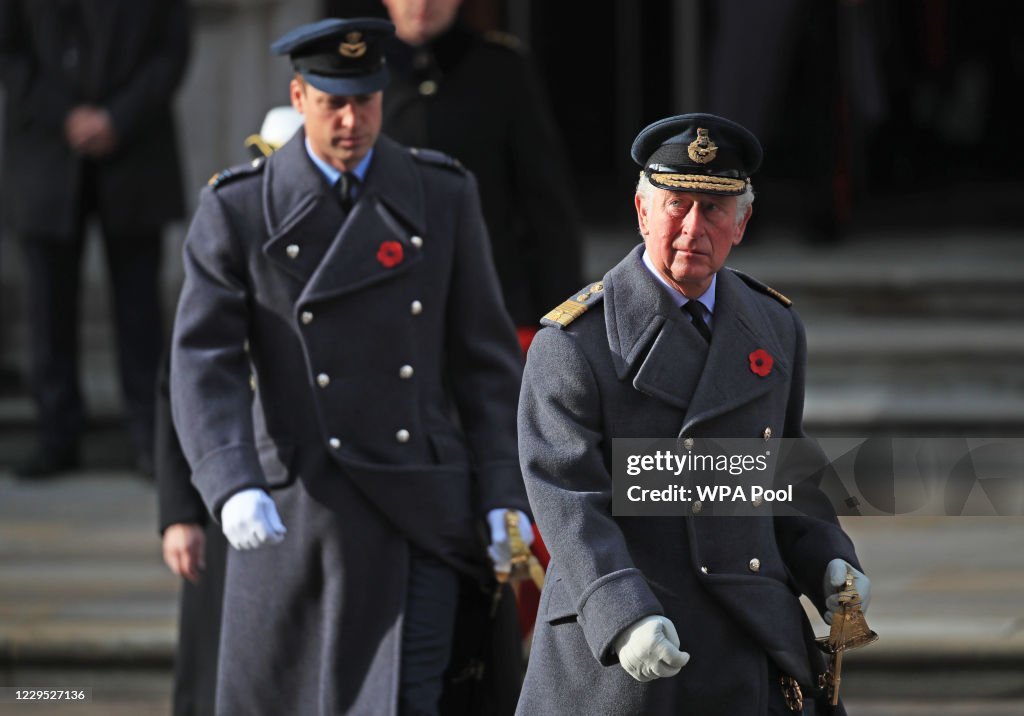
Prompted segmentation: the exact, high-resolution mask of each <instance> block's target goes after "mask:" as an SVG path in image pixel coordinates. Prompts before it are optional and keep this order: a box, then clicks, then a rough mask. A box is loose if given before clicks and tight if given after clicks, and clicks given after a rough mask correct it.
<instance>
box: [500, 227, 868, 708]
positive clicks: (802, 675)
mask: <svg viewBox="0 0 1024 716" xmlns="http://www.w3.org/2000/svg"><path fill="white" fill-rule="evenodd" d="M642 255H643V246H639V247H637V249H636V250H634V251H632V252H631V253H630V254H629V255H628V256H627V257H626V258H625V259H624V260H623V261H622V262H621V263H620V264H619V265H617V266H616V267H615V268H613V269H612V270H611V271H610V272H609V273H608V274H607V275H606V276H605V277H604V279H603V281H602V282H601V283H602V284H603V285H602V287H600V288H597V287H592V288H591V290H590V291H587V292H586V293H587V294H589V295H590V297H591V298H590V299H588V304H589V305H590V308H589V310H588V311H587V312H586V313H584V314H583V315H582V316H580V317H579V318H577V319H576V320H574V321H572V322H571V323H569V324H568V325H567V326H566V327H565V328H564V329H562V330H560V329H559V328H557V327H550V328H544V329H542V330H541V331H540V332H539V333H538V335H537V337H536V339H535V340H534V343H533V345H532V346H531V348H530V352H529V355H528V358H527V365H526V372H525V375H524V378H523V387H522V394H521V398H520V409H519V434H520V458H521V461H522V466H523V476H524V479H525V481H526V486H527V492H528V494H529V497H530V502H531V504H532V505H533V509H534V514H535V516H536V519H537V523H538V525H539V527H540V530H541V532H542V534H543V535H544V539H545V541H546V542H547V545H548V547H549V549H550V551H551V564H550V566H549V572H548V577H547V582H546V584H545V589H544V592H543V594H542V597H541V605H540V612H539V614H538V618H537V627H536V631H535V633H534V640H533V648H532V651H531V656H530V663H529V668H528V671H527V676H526V681H525V684H524V686H523V693H522V697H521V700H520V703H519V712H520V713H522V714H529V715H530V716H536V715H537V714H551V715H552V716H554V715H555V714H565V713H587V714H623V715H625V714H644V715H645V716H656V715H657V714H680V713H685V714H694V715H695V716H735V714H744V715H745V716H753V715H756V714H764V713H766V709H767V703H768V699H769V698H770V697H771V696H772V695H773V694H771V693H770V691H769V689H779V684H778V681H777V680H775V679H770V678H769V675H770V674H775V673H781V674H788V675H790V676H793V677H795V678H796V679H797V680H798V681H799V682H800V684H801V685H802V686H803V689H804V690H805V692H806V693H808V694H809V693H810V692H811V690H812V689H811V687H812V686H813V685H814V684H813V682H814V681H815V680H816V678H815V677H816V676H817V674H819V673H820V672H821V671H823V668H822V663H821V659H820V657H819V656H818V655H817V654H816V652H815V651H814V647H813V645H811V644H810V637H812V636H813V634H812V632H811V629H810V625H809V624H808V623H807V619H806V616H805V615H804V612H803V610H802V608H801V606H800V602H799V599H798V595H799V594H800V593H803V594H806V595H808V596H809V597H810V598H811V599H812V600H813V601H814V603H815V605H817V607H818V608H819V609H823V607H824V602H823V600H824V594H823V584H822V582H823V578H824V573H825V567H826V565H827V563H828V562H829V561H830V560H831V559H833V558H836V557H841V558H843V559H846V560H847V561H849V562H850V563H851V564H854V565H857V564H858V563H857V561H856V555H855V554H854V549H853V545H852V543H851V542H850V540H849V539H848V538H847V536H846V535H845V534H844V533H843V531H842V530H841V529H840V527H839V525H838V522H837V520H836V519H835V513H834V512H831V515H830V516H828V515H826V517H824V518H822V517H820V516H819V517H799V518H798V517H785V518H782V517H779V518H774V519H773V518H772V517H770V516H765V517H742V518H741V517H706V516H693V515H688V516H686V517H614V516H613V515H612V509H611V500H612V476H611V464H612V462H611V461H612V440H613V439H614V438H663V437H670V438H677V437H678V438H683V439H684V440H685V438H692V439H694V440H695V441H700V440H701V438H704V437H718V438H722V437H728V438H742V437H750V438H759V437H761V436H763V435H764V434H765V430H766V428H770V429H771V431H773V432H774V434H775V435H776V436H781V437H800V436H802V435H803V429H802V411H803V390H804V363H805V342H804V332H803V328H802V325H801V323H800V320H799V318H798V317H797V315H796V313H795V312H794V311H793V310H792V309H791V308H788V307H785V306H783V305H782V304H781V303H780V302H779V301H777V300H776V299H775V298H773V297H771V296H769V295H766V293H765V292H764V291H762V290H759V289H758V288H756V287H755V286H752V285H751V284H750V283H748V281H747V280H745V279H744V278H741V277H740V276H739V275H737V274H734V273H732V272H731V271H730V270H722V271H720V272H719V273H718V279H717V289H716V303H715V314H714V333H713V337H712V339H711V342H710V345H709V344H708V343H706V342H705V341H704V339H703V338H701V336H700V334H699V333H698V332H697V330H696V328H695V327H694V326H693V325H692V324H691V323H690V321H689V319H688V318H687V317H686V316H685V315H684V314H682V312H681V311H680V310H679V309H678V308H677V306H676V304H675V303H674V302H673V300H672V297H671V296H669V294H668V291H667V289H666V288H665V287H663V286H662V285H661V284H659V283H658V281H657V280H656V279H655V278H654V277H653V276H652V275H651V274H650V273H649V272H648V271H647V269H646V268H645V267H644V265H643V263H642ZM759 348H760V349H763V350H766V351H767V352H768V353H769V354H770V355H771V356H773V358H774V365H773V367H772V369H771V371H770V372H769V373H768V374H767V375H765V376H761V375H758V374H756V373H754V372H753V371H752V370H751V368H750V362H749V358H748V356H749V355H750V353H752V352H753V351H755V350H757V349H759ZM811 489H816V487H815V486H813V485H812V486H811ZM754 560H756V561H754ZM652 614H663V615H666V616H667V617H668V618H669V619H671V620H672V622H673V623H674V624H675V626H676V628H677V630H678V632H679V638H680V641H681V649H682V650H683V651H687V652H689V654H690V661H689V664H688V665H687V666H685V667H684V668H683V669H682V671H681V672H680V673H679V674H678V675H677V676H674V677H671V678H662V679H656V680H654V681H651V682H648V683H641V682H638V681H636V680H634V679H633V678H632V677H630V676H629V675H628V674H627V673H626V672H625V671H624V670H623V669H622V668H621V667H620V666H619V665H618V663H617V656H616V654H615V652H614V647H613V644H614V640H615V637H616V636H617V635H619V634H620V633H621V632H622V631H623V630H624V629H625V628H626V627H628V626H629V625H630V624H632V623H633V622H635V621H637V620H638V619H640V618H642V617H644V616H648V615H652Z"/></svg>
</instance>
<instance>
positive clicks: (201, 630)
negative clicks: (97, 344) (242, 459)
mask: <svg viewBox="0 0 1024 716" xmlns="http://www.w3.org/2000/svg"><path fill="white" fill-rule="evenodd" d="M302 122H303V119H302V115H301V114H299V113H298V112H296V111H295V108H294V107H292V106H291V105H287V106H282V107H274V108H273V109H271V110H270V111H269V112H267V116H266V117H265V118H264V120H263V124H262V125H261V127H260V131H259V132H258V133H257V134H251V135H249V136H248V137H246V139H245V145H246V146H247V147H249V149H250V151H251V152H252V153H253V159H258V158H263V157H268V156H270V154H271V153H272V152H274V151H276V150H277V149H279V148H280V147H281V146H282V145H283V144H284V143H285V142H287V141H288V140H289V139H291V138H292V136H293V135H294V134H295V132H297V131H298V130H299V128H300V127H301V126H302ZM169 359H170V356H169V355H167V356H165V359H164V361H163V365H162V366H161V370H160V380H159V384H158V386H157V412H156V440H155V443H156V454H155V457H156V460H155V465H154V472H155V476H156V485H157V497H158V503H159V505H158V507H159V510H158V519H159V528H160V536H161V541H162V546H163V556H164V562H165V563H166V564H167V567H168V569H170V570H171V571H172V572H174V574H176V575H178V576H179V577H181V578H182V584H181V602H180V608H179V611H178V645H177V649H176V650H175V658H174V692H173V696H172V699H173V703H172V713H173V714H174V716H208V715H211V714H213V713H214V698H215V694H216V685H217V655H218V644H219V641H220V618H221V602H222V600H223V597H224V563H225V560H226V558H227V541H226V540H225V538H224V535H223V533H221V530H220V526H219V525H218V524H216V523H215V522H213V521H212V520H210V517H209V513H208V512H207V511H206V505H204V504H203V498H202V497H201V496H200V494H199V492H198V491H197V490H196V489H195V487H194V486H193V485H192V481H191V477H192V471H191V469H190V468H189V465H188V461H187V460H186V459H185V456H184V454H183V453H182V451H181V443H180V441H179V440H178V434H177V432H175V430H174V425H173V423H172V419H171V395H170V362H169Z"/></svg>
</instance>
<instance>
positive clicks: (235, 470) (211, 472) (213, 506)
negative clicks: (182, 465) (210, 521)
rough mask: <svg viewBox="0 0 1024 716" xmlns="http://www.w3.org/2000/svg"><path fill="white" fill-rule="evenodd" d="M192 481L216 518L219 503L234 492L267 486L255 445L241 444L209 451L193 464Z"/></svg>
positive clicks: (218, 519) (216, 518) (221, 504)
mask: <svg viewBox="0 0 1024 716" xmlns="http://www.w3.org/2000/svg"><path fill="white" fill-rule="evenodd" d="M192 483H193V484H194V485H195V486H196V489H197V490H198V491H199V494H200V496H202V498H203V502H204V503H205V504H206V507H207V509H209V511H210V515H212V516H213V518H214V519H215V520H216V521H217V522H220V509H221V507H223V506H224V503H225V502H227V500H228V498H229V497H231V496H232V495H233V494H235V493H236V492H238V491H240V490H244V489H246V488H248V487H259V488H262V489H266V488H267V482H266V480H265V479H264V478H263V469H262V468H261V467H260V461H259V457H258V456H257V454H256V448H255V446H253V445H244V444H243V445H227V446H225V447H222V448H220V449H218V450H214V451H213V452H211V453H208V454H207V455H206V456H204V457H203V459H202V460H201V461H200V462H199V463H198V464H197V465H196V466H195V467H194V468H193V470H192Z"/></svg>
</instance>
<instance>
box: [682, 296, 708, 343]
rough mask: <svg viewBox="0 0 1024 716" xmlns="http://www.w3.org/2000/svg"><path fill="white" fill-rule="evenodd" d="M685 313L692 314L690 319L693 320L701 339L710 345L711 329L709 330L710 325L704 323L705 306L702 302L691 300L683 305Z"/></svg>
mask: <svg viewBox="0 0 1024 716" xmlns="http://www.w3.org/2000/svg"><path fill="white" fill-rule="evenodd" d="M683 311H685V312H686V313H688V314H690V318H691V319H692V320H693V326H694V328H696V329H697V332H698V333H700V335H701V338H703V339H704V340H706V341H707V342H708V343H710V342H711V329H710V328H708V324H707V323H705V322H704V304H703V303H701V302H700V301H694V300H690V301H687V302H686V303H684V304H683Z"/></svg>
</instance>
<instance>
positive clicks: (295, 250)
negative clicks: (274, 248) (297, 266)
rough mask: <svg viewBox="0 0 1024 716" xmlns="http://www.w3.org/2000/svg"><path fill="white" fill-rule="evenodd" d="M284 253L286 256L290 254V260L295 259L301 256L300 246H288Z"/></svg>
mask: <svg viewBox="0 0 1024 716" xmlns="http://www.w3.org/2000/svg"><path fill="white" fill-rule="evenodd" d="M284 252H285V253H286V254H288V258H290V259H294V258H295V257H296V256H298V255H299V245H298V244H288V246H287V247H286V248H285V250H284Z"/></svg>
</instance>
